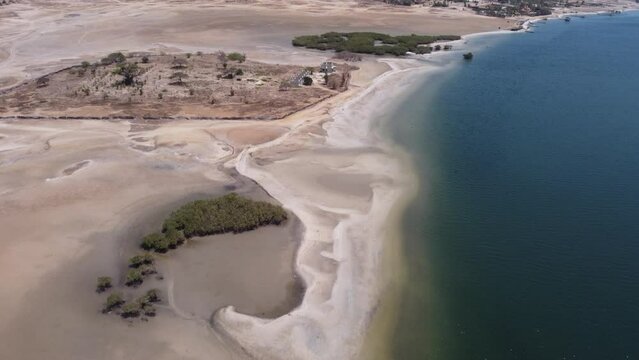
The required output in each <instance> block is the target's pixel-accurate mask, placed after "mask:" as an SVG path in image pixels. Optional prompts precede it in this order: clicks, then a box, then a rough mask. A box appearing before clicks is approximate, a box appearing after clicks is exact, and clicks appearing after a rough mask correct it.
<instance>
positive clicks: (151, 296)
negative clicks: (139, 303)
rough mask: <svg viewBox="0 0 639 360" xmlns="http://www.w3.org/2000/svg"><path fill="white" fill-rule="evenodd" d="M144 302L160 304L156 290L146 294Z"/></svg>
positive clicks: (158, 293) (158, 292)
mask: <svg viewBox="0 0 639 360" xmlns="http://www.w3.org/2000/svg"><path fill="white" fill-rule="evenodd" d="M145 298H146V301H147V302H150V303H158V302H160V291H159V290H158V289H151V290H149V291H147V292H146V295H145Z"/></svg>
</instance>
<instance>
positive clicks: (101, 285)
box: [95, 276, 113, 293]
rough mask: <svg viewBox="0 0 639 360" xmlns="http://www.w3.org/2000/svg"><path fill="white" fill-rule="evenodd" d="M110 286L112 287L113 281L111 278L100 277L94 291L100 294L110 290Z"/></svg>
mask: <svg viewBox="0 0 639 360" xmlns="http://www.w3.org/2000/svg"><path fill="white" fill-rule="evenodd" d="M111 286H113V279H111V277H109V276H100V277H99V278H98V282H97V284H96V288H95V291H97V292H99V293H101V292H104V291H106V290H107V289H110V288H111Z"/></svg>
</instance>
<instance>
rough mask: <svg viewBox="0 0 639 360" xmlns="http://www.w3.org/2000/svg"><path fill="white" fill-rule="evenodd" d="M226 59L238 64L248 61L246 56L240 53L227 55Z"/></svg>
mask: <svg viewBox="0 0 639 360" xmlns="http://www.w3.org/2000/svg"><path fill="white" fill-rule="evenodd" d="M226 59H228V60H230V61H237V62H240V63H243V62H244V61H246V55H244V54H240V53H238V52H232V53H230V54H228V55H226Z"/></svg>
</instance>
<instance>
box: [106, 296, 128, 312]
mask: <svg viewBox="0 0 639 360" xmlns="http://www.w3.org/2000/svg"><path fill="white" fill-rule="evenodd" d="M122 304H124V299H123V298H122V293H120V292H116V293H113V294H111V295H109V297H108V298H107V299H106V302H105V303H104V306H103V308H102V312H103V313H108V312H109V311H111V310H113V309H116V308H119V307H120V306H122Z"/></svg>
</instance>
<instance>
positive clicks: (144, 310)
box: [102, 289, 161, 318]
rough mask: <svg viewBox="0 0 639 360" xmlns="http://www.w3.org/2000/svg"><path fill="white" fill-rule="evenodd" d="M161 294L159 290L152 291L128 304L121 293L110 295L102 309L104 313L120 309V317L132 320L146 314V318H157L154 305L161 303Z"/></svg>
mask: <svg viewBox="0 0 639 360" xmlns="http://www.w3.org/2000/svg"><path fill="white" fill-rule="evenodd" d="M160 301H161V299H160V294H159V291H158V290H157V289H151V290H149V291H147V292H146V294H144V295H142V296H141V297H139V298H137V299H135V300H133V301H131V302H129V303H126V301H124V296H123V295H122V293H121V292H115V293H113V294H110V295H109V297H108V298H107V299H106V302H105V303H104V306H103V307H102V312H103V313H105V314H106V313H109V312H111V311H114V310H117V309H120V316H122V317H123V318H131V317H137V316H140V314H144V315H146V316H155V307H154V306H153V304H155V303H158V302H160Z"/></svg>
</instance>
